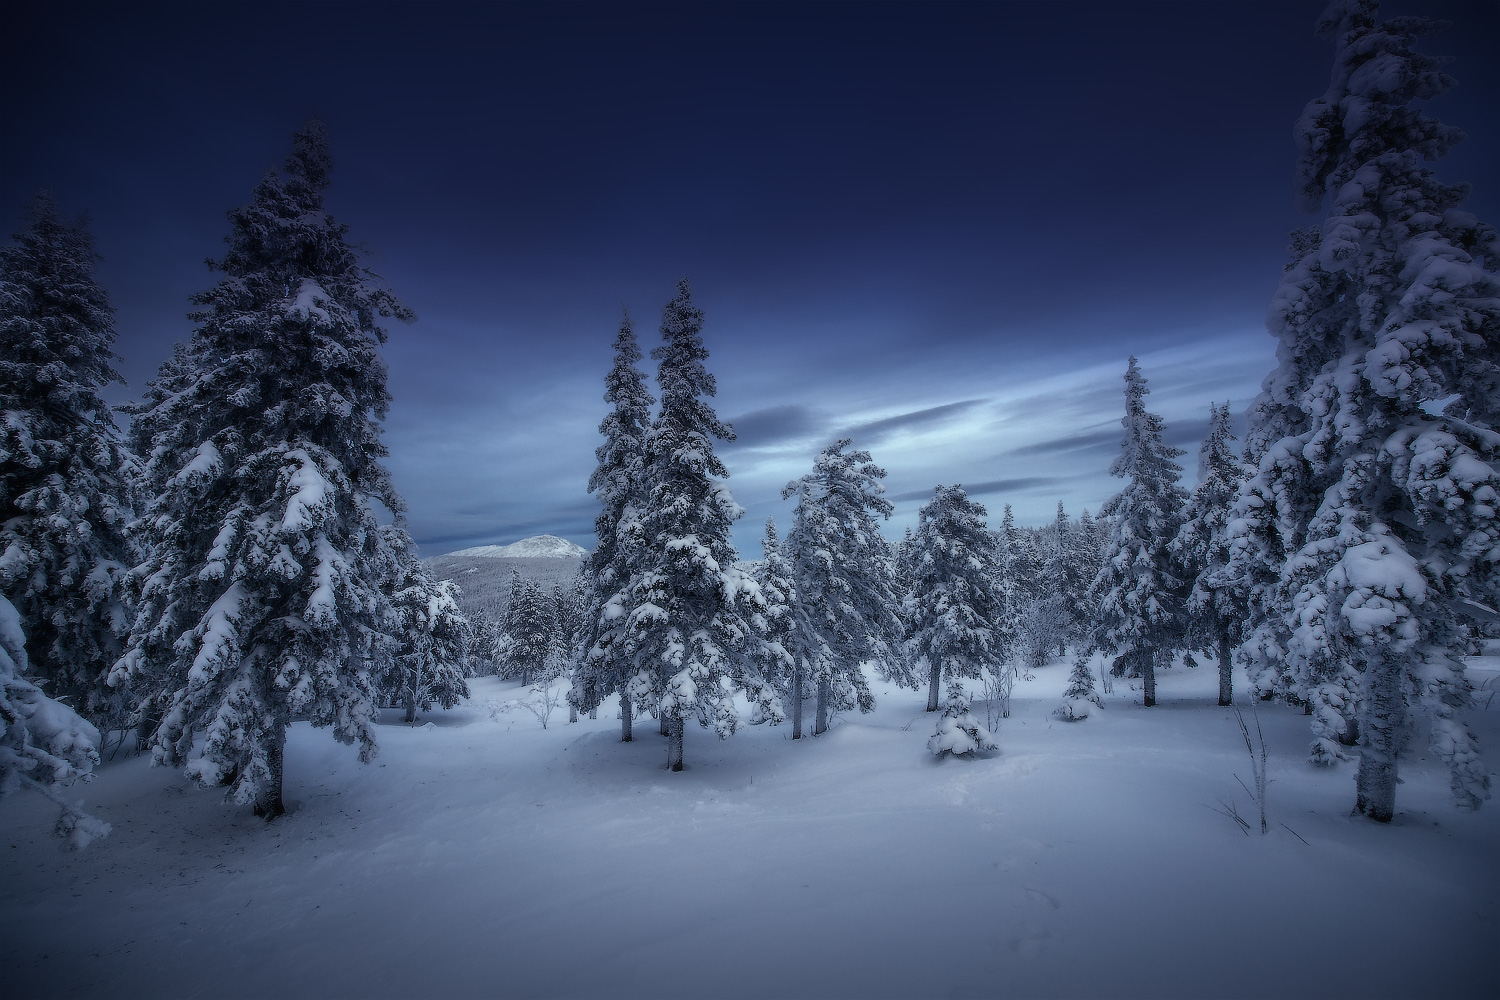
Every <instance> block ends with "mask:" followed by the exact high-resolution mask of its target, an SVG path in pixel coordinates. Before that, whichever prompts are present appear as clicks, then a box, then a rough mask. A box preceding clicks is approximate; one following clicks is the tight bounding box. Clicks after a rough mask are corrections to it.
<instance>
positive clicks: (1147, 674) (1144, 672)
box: [1141, 649, 1156, 708]
mask: <svg viewBox="0 0 1500 1000" xmlns="http://www.w3.org/2000/svg"><path fill="white" fill-rule="evenodd" d="M1141 678H1142V679H1143V680H1144V681H1145V682H1146V698H1145V702H1146V707H1147V708H1150V707H1151V706H1153V705H1155V704H1156V650H1154V649H1153V650H1151V652H1150V653H1148V654H1147V655H1146V657H1145V659H1144V660H1143V661H1142V662H1141Z"/></svg>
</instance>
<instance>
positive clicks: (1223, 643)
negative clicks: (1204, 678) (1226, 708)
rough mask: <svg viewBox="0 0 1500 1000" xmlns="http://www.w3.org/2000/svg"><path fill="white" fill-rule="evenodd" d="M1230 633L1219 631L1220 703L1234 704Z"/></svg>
mask: <svg viewBox="0 0 1500 1000" xmlns="http://www.w3.org/2000/svg"><path fill="white" fill-rule="evenodd" d="M1231 666H1232V664H1231V662H1230V653H1229V633H1227V632H1220V633H1219V704H1220V705H1232V704H1234V681H1233V680H1232V679H1231V677H1230V675H1229V671H1230V667H1231Z"/></svg>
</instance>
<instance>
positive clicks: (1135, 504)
mask: <svg viewBox="0 0 1500 1000" xmlns="http://www.w3.org/2000/svg"><path fill="white" fill-rule="evenodd" d="M1149 391H1150V390H1148V389H1147V388H1146V378H1145V376H1144V375H1142V374H1141V370H1140V368H1139V366H1138V365H1137V364H1136V360H1135V358H1131V359H1130V365H1129V367H1128V368H1127V370H1126V372H1125V416H1124V418H1123V419H1122V420H1121V421H1120V423H1121V424H1122V425H1123V426H1124V428H1125V436H1124V438H1123V440H1122V441H1121V444H1120V454H1119V456H1118V457H1117V458H1116V459H1115V460H1114V463H1113V464H1112V465H1110V467H1109V473H1110V475H1112V476H1116V477H1118V478H1121V479H1125V480H1127V482H1126V486H1125V488H1124V489H1123V490H1121V491H1120V492H1119V493H1117V494H1115V496H1114V497H1112V498H1111V499H1110V500H1109V501H1108V502H1107V503H1106V504H1105V505H1104V508H1103V510H1102V513H1103V514H1104V516H1106V517H1109V518H1110V519H1111V524H1112V530H1111V534H1110V544H1109V549H1108V551H1107V552H1106V553H1105V561H1104V565H1103V567H1102V568H1101V569H1100V570H1099V575H1098V576H1096V577H1095V578H1094V582H1093V586H1092V587H1091V588H1090V598H1091V600H1093V601H1097V603H1098V607H1099V612H1098V614H1099V618H1098V623H1097V625H1096V627H1095V641H1096V643H1097V645H1098V647H1099V648H1101V649H1103V650H1104V651H1105V652H1107V653H1109V654H1111V655H1113V656H1114V665H1113V667H1112V669H1113V672H1114V673H1115V675H1116V676H1119V675H1121V674H1128V675H1129V676H1132V677H1135V676H1139V677H1141V678H1143V679H1144V681H1145V685H1144V686H1145V694H1144V700H1145V704H1146V706H1147V707H1150V706H1152V705H1155V704H1156V668H1157V667H1159V666H1164V665H1165V664H1167V663H1169V662H1170V661H1171V658H1172V655H1173V654H1174V653H1176V652H1177V651H1178V650H1179V649H1181V648H1182V633H1183V615H1182V604H1183V598H1184V597H1185V596H1186V595H1185V594H1184V593H1183V589H1184V588H1183V582H1182V580H1181V578H1180V577H1179V576H1178V575H1177V572H1176V569H1175V567H1174V566H1173V562H1172V558H1171V552H1170V547H1171V542H1172V539H1173V538H1174V537H1176V535H1177V529H1178V527H1179V525H1180V524H1181V512H1182V507H1183V504H1184V502H1185V501H1186V500H1187V494H1186V493H1185V492H1184V491H1183V489H1182V487H1180V486H1178V485H1177V483H1178V480H1180V479H1181V478H1182V469H1181V467H1180V466H1178V464H1177V459H1178V457H1180V456H1181V455H1182V454H1183V452H1182V449H1180V448H1173V447H1171V446H1170V445H1168V444H1166V443H1165V442H1164V441H1163V440H1162V420H1161V417H1159V416H1157V415H1156V414H1154V413H1150V412H1148V411H1147V410H1146V395H1147V394H1148V393H1149Z"/></svg>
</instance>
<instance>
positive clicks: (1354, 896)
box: [0, 656, 1500, 998]
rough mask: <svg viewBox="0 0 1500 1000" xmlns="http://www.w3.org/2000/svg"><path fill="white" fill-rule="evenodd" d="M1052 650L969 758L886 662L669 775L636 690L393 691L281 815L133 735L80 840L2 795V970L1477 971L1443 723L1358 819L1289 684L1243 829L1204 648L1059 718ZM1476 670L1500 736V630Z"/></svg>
mask: <svg viewBox="0 0 1500 1000" xmlns="http://www.w3.org/2000/svg"><path fill="white" fill-rule="evenodd" d="M1096 666H1097V660H1096ZM1068 673H1069V663H1068V662H1067V661H1064V660H1059V661H1053V662H1052V663H1050V664H1048V665H1047V666H1045V667H1043V668H1041V669H1039V670H1038V671H1037V673H1036V679H1035V680H1033V681H1020V682H1018V683H1017V685H1016V688H1015V692H1014V695H1013V702H1012V705H1013V711H1012V716H1011V717H1010V718H1009V719H1006V720H1004V721H1003V722H1002V723H1001V724H1000V726H999V727H998V729H997V730H996V732H995V738H996V740H997V742H998V743H999V745H1000V749H999V750H998V751H996V752H994V753H992V754H990V755H988V756H987V757H980V758H978V759H974V758H973V755H965V757H963V758H955V757H952V756H945V757H941V758H939V757H935V756H934V755H933V754H931V753H929V752H928V751H927V748H926V746H925V743H926V740H927V737H928V735H929V734H930V733H931V731H932V726H933V722H934V716H931V715H927V714H926V713H925V712H924V711H923V706H924V692H910V691H901V690H899V689H895V688H892V687H889V686H887V685H884V684H882V683H880V682H879V681H878V680H876V679H874V678H872V679H871V687H872V690H873V691H874V694H875V696H876V698H877V700H878V703H879V707H878V708H877V709H876V711H875V712H874V713H873V714H871V715H867V716H859V715H849V716H845V717H841V718H840V719H838V720H837V721H836V722H835V724H834V726H833V728H832V729H831V730H830V731H829V733H828V734H826V735H825V736H822V737H819V738H816V739H812V738H809V739H805V740H801V741H798V742H792V741H791V740H790V739H789V736H790V727H789V726H780V727H775V728H769V727H746V728H742V729H741V731H740V732H739V734H738V735H736V736H734V737H733V738H731V739H729V740H726V741H723V742H721V741H719V740H717V739H715V738H714V737H713V736H712V734H711V733H709V732H706V731H703V730H699V729H698V728H697V727H690V729H689V732H688V735H687V753H686V759H687V763H688V767H687V770H685V771H683V772H681V773H678V774H673V773H671V772H669V771H667V770H665V767H664V765H665V763H666V745H665V744H666V741H665V740H664V739H662V738H661V737H660V736H659V735H657V733H656V726H655V725H654V723H652V722H651V721H650V720H649V719H644V720H638V721H637V724H636V734H637V739H636V741H635V742H634V743H629V744H621V743H619V742H618V725H619V724H618V722H617V721H616V719H615V718H614V716H615V711H614V708H615V706H614V702H613V701H609V702H606V703H605V705H604V706H603V707H601V710H600V711H599V718H598V719H597V720H592V721H591V720H588V719H586V718H585V719H582V720H580V721H579V722H578V723H577V724H573V725H569V724H567V722H566V714H565V713H564V714H562V715H561V716H560V717H559V716H554V717H553V718H552V723H551V725H550V727H549V728H547V729H545V730H544V729H542V728H541V727H540V726H539V725H538V723H537V720H536V718H535V717H534V716H533V715H532V714H530V713H529V712H526V711H524V710H518V709H517V708H516V706H514V705H511V706H507V704H506V702H507V701H512V700H513V699H516V698H518V697H523V696H524V695H525V692H524V691H522V690H520V689H519V688H518V686H517V685H516V684H514V683H509V682H500V681H497V680H495V679H493V678H484V679H480V680H476V681H471V690H472V691H473V696H472V697H471V698H470V699H469V700H468V701H467V702H466V703H464V704H463V705H461V706H460V707H458V708H455V709H453V710H451V711H446V712H445V711H433V712H430V713H424V715H423V716H422V717H421V718H420V719H419V720H418V725H417V726H412V727H409V726H403V725H400V724H398V723H397V720H398V718H399V712H398V711H394V710H393V711H389V712H387V713H386V714H385V724H384V725H382V726H381V727H380V741H381V746H382V750H381V754H380V756H379V757H378V758H377V759H376V761H375V762H374V763H373V764H370V765H362V764H360V763H358V761H357V760H356V759H355V755H354V753H352V752H351V751H350V750H349V749H348V748H347V747H343V746H339V745H338V744H336V743H335V742H334V740H333V737H332V735H331V734H330V733H329V731H328V730H326V729H322V730H314V729H312V728H310V727H309V726H307V725H306V724H303V723H298V724H295V725H293V727H292V729H291V732H290V739H289V742H288V745H287V754H286V775H287V778H286V780H287V785H286V795H287V799H288V804H289V806H290V809H291V812H290V813H289V814H288V815H287V816H285V817H282V818H281V819H278V820H277V821H275V822H274V823H269V824H268V823H265V822H263V821H261V820H257V819H255V818H254V817H253V816H251V815H250V813H249V811H248V810H247V809H244V808H235V807H232V806H226V805H224V803H223V801H222V798H223V796H222V794H220V792H218V791H217V790H215V791H207V790H202V789H198V788H196V787H195V786H193V785H191V784H190V783H189V782H188V781H187V780H186V779H184V778H183V777H182V775H180V774H178V773H176V772H174V771H171V770H167V769H164V768H156V769H153V768H151V767H150V766H149V764H148V762H147V761H146V760H145V759H143V758H121V759H119V760H116V761H115V762H113V763H105V764H104V765H103V766H102V767H101V768H100V769H99V774H98V777H97V779H96V780H95V781H94V783H93V785H92V786H91V787H90V794H89V804H90V807H91V808H92V809H94V810H95V811H96V812H97V814H98V815H99V816H100V817H101V818H102V819H107V820H108V821H109V822H110V823H111V824H113V826H114V831H115V832H114V834H113V835H112V836H111V837H109V838H108V839H107V840H104V841H101V842H99V843H97V844H95V845H94V846H93V847H91V848H90V849H89V850H87V851H84V852H81V853H80V852H62V851H59V850H58V847H57V842H56V840H55V838H54V837H53V835H52V830H51V827H52V822H53V820H54V819H55V816H56V807H55V806H53V805H52V804H51V803H49V802H46V801H45V800H43V799H41V797H40V796H13V797H11V798H10V799H9V800H7V801H6V802H5V804H4V805H5V808H4V809H3V810H0V845H5V846H4V849H3V850H0V962H3V967H4V968H5V969H6V970H7V975H6V993H7V995H11V996H18V997H19V996H26V997H31V996H42V995H48V996H64V995H74V994H77V995H88V996H106V995H107V996H111V997H133V996H153V997H160V996H213V997H261V996H277V997H354V996H360V997H439V996H440V997H479V996H485V997H600V996H611V997H651V998H670V997H806V996H819V997H944V996H951V997H989V996H995V997H1006V996H1021V997H1047V996H1066V997H1090V996H1093V997H1122V998H1124V997H1230V996H1236V997H1243V996H1317V997H1410V996H1443V997H1460V996H1483V995H1491V996H1492V995H1493V990H1494V984H1495V981H1496V980H1495V975H1496V972H1495V959H1494V953H1493V945H1494V942H1495V941H1496V940H1497V939H1500V854H1497V852H1496V850H1495V845H1496V844H1497V843H1500V803H1494V802H1491V803H1489V804H1488V805H1487V806H1486V807H1485V808H1483V809H1481V810H1479V811H1478V812H1475V813H1460V812H1458V811H1456V810H1455V809H1454V808H1453V807H1452V806H1451V805H1450V804H1449V792H1448V776H1447V770H1446V767H1445V766H1444V765H1443V764H1442V763H1441V762H1440V761H1438V760H1436V759H1434V758H1432V756H1431V755H1430V754H1428V753H1427V751H1425V750H1424V749H1421V747H1423V746H1425V741H1423V740H1418V741H1416V742H1415V743H1414V744H1413V750H1412V751H1411V752H1410V755H1409V757H1408V758H1407V759H1405V760H1404V762H1403V765H1402V767H1403V770H1402V777H1403V778H1404V779H1405V780H1404V783H1403V784H1402V785H1401V789H1400V792H1399V796H1398V799H1397V810H1398V811H1397V815H1396V817H1395V820H1394V822H1393V823H1392V824H1390V825H1389V826H1381V825H1377V824H1375V823H1371V822H1370V821H1368V820H1365V819H1362V818H1358V817H1352V816H1351V815H1350V807H1351V805H1352V804H1353V799H1354V780H1353V775H1354V764H1352V763H1340V764H1337V765H1335V766H1333V767H1330V768H1315V767H1312V766H1310V765H1308V764H1306V763H1304V758H1305V756H1306V745H1307V739H1308V720H1307V719H1306V718H1305V717H1303V716H1302V714H1301V713H1300V711H1298V710H1296V709H1292V708H1288V707H1285V706H1281V705H1274V704H1269V703H1268V704H1262V705H1258V706H1256V707H1257V709H1258V716H1259V722H1260V725H1261V727H1262V729H1263V730H1264V732H1265V738H1266V741H1267V744H1268V747H1269V777H1270V778H1271V782H1272V783H1271V785H1270V797H1269V819H1270V823H1271V833H1269V834H1268V835H1264V836H1262V835H1260V834H1259V833H1258V832H1257V833H1253V834H1252V835H1250V836H1246V835H1245V834H1244V833H1242V832H1241V830H1240V828H1239V827H1238V826H1237V825H1235V824H1234V823H1233V822H1231V821H1230V820H1229V819H1228V818H1226V817H1225V816H1224V815H1222V814H1220V813H1219V812H1217V811H1216V810H1218V809H1219V808H1221V803H1224V802H1230V803H1234V804H1235V805H1236V806H1237V808H1238V810H1239V812H1240V814H1241V815H1243V816H1247V817H1250V818H1251V820H1252V825H1253V826H1256V827H1258V824H1257V823H1254V819H1255V818H1258V817H1257V814H1256V813H1255V810H1254V806H1253V804H1252V803H1251V802H1250V801H1249V800H1248V797H1247V795H1246V793H1245V792H1244V791H1243V790H1242V789H1241V787H1240V785H1239V783H1238V782H1237V781H1236V775H1238V776H1239V778H1240V779H1243V780H1244V781H1245V782H1246V783H1247V784H1251V785H1252V787H1253V783H1252V782H1251V774H1250V770H1249V760H1248V756H1247V754H1246V752H1245V746H1244V743H1243V741H1242V739H1241V736H1240V732H1239V728H1238V726H1237V724H1236V722H1235V720H1234V716H1233V712H1232V710H1230V709H1224V708H1219V707H1217V706H1216V705H1215V696H1216V692H1217V676H1216V672H1215V671H1214V670H1211V669H1207V668H1201V667H1200V668H1198V669H1196V670H1188V669H1184V668H1181V667H1177V668H1172V669H1167V670H1163V671H1162V672H1161V673H1160V675H1159V680H1158V698H1159V699H1160V704H1159V705H1158V706H1157V707H1156V708H1152V709H1145V708H1142V707H1141V706H1140V704H1139V702H1140V693H1139V691H1130V690H1129V689H1128V685H1127V684H1126V682H1123V681H1122V682H1117V685H1116V689H1115V692H1114V693H1113V694H1112V695H1107V696H1105V703H1106V706H1107V711H1104V712H1101V713H1096V714H1094V715H1092V716H1091V717H1090V718H1088V719H1087V720H1085V721H1083V722H1078V723H1072V724H1067V723H1062V722H1058V721H1056V720H1054V719H1053V718H1051V715H1050V713H1051V711H1052V710H1053V708H1054V707H1055V706H1056V705H1057V703H1058V700H1059V698H1060V697H1061V695H1062V692H1063V689H1064V687H1065V685H1066V682H1067V676H1068ZM1470 675H1471V677H1472V678H1473V680H1474V682H1475V684H1476V687H1478V688H1479V692H1478V698H1477V708H1475V709H1472V710H1469V711H1467V712H1465V713H1464V716H1465V718H1466V719H1467V720H1468V721H1469V722H1470V724H1471V725H1473V726H1475V727H1476V729H1477V730H1478V731H1479V736H1480V739H1481V741H1482V742H1483V743H1484V744H1485V745H1486V746H1487V748H1488V749H1489V752H1490V753H1492V754H1496V753H1500V697H1495V696H1494V695H1495V692H1496V689H1497V688H1500V656H1489V657H1482V658H1478V659H1476V660H1473V661H1471V662H1470ZM1243 683H1244V679H1243V677H1240V676H1238V675H1237V676H1236V684H1237V685H1243ZM1237 690H1240V691H1242V690H1244V688H1243V687H1238V688H1237ZM1242 702H1243V698H1242ZM1491 702H1493V704H1491ZM983 705H984V703H983V702H982V701H975V703H974V707H973V710H974V711H975V712H976V713H982V712H983ZM1243 708H1244V710H1245V712H1246V714H1247V720H1248V721H1250V724H1251V731H1252V732H1254V730H1255V723H1254V719H1252V718H1250V710H1251V706H1250V705H1249V704H1248V703H1245V704H1243ZM1493 759H1494V758H1492V760H1493ZM1293 831H1295V833H1294V832H1293ZM1304 840H1305V841H1306V843H1304V842H1303V841H1304Z"/></svg>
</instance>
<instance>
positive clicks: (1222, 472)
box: [1172, 403, 1246, 705]
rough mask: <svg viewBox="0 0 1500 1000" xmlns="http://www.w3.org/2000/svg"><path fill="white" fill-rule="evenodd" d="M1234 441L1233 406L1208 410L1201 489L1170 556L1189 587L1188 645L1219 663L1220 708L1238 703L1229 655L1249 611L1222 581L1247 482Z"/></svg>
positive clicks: (1200, 462) (1186, 513) (1200, 459)
mask: <svg viewBox="0 0 1500 1000" xmlns="http://www.w3.org/2000/svg"><path fill="white" fill-rule="evenodd" d="M1233 440H1234V432H1233V429H1232V428H1231V426H1230V417H1229V404H1228V403H1225V404H1224V405H1223V406H1212V405H1211V406H1210V407H1209V421H1208V433H1207V435H1205V436H1204V438H1203V445H1202V447H1200V448H1199V450H1198V487H1197V489H1195V490H1194V491H1193V496H1192V499H1190V500H1189V501H1188V504H1187V507H1186V508H1185V509H1184V510H1183V515H1182V527H1181V528H1179V529H1178V531H1177V537H1176V538H1174V539H1173V540H1172V555H1173V558H1175V559H1176V560H1177V565H1178V569H1179V572H1180V573H1181V574H1182V578H1183V579H1184V580H1185V581H1188V582H1189V583H1190V584H1191V587H1192V591H1191V592H1190V593H1189V595H1188V600H1187V604H1186V606H1185V607H1184V611H1185V612H1186V615H1187V642H1188V645H1190V646H1191V647H1192V648H1193V649H1195V650H1201V651H1205V652H1211V653H1213V654H1215V655H1216V656H1217V657H1218V661H1219V704H1220V705H1228V704H1230V703H1231V702H1232V701H1233V700H1234V685H1233V679H1232V677H1231V668H1232V666H1233V661H1232V660H1231V653H1232V651H1233V648H1234V646H1235V645H1236V644H1237V643H1238V641H1239V638H1240V632H1241V626H1242V623H1243V622H1244V620H1245V615H1246V608H1245V606H1244V602H1243V600H1242V599H1241V595H1240V592H1239V591H1238V590H1237V589H1236V588H1235V587H1234V586H1233V585H1232V583H1231V582H1230V581H1229V580H1228V578H1226V577H1225V575H1224V569H1225V566H1226V565H1227V564H1228V562H1229V537H1228V528H1229V510H1230V507H1231V506H1232V505H1233V504H1234V499H1235V496H1236V494H1237V493H1238V491H1239V488H1240V486H1241V484H1242V483H1243V482H1244V481H1245V471H1244V466H1243V465H1241V464H1240V461H1239V459H1238V458H1236V457H1235V454H1234V452H1233V451H1232V450H1231V449H1230V444H1229V442H1231V441H1233Z"/></svg>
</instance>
